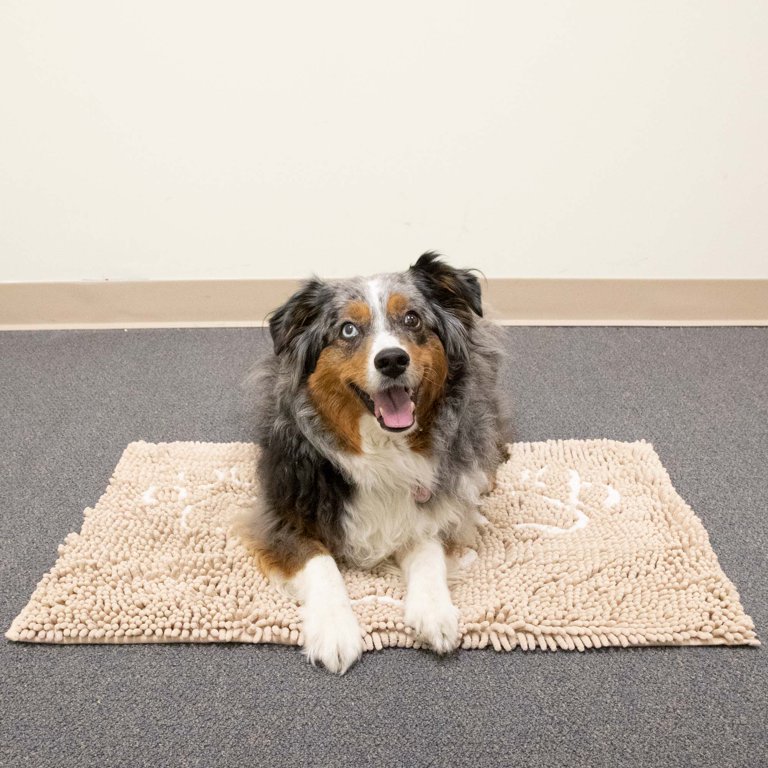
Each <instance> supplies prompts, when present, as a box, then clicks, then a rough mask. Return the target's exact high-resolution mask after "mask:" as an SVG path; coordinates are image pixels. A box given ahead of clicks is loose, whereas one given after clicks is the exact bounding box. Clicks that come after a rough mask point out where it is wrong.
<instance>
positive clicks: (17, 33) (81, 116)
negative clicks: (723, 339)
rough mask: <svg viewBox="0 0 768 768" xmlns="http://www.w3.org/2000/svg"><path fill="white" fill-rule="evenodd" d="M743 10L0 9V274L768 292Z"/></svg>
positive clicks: (18, 4) (758, 84)
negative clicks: (598, 281)
mask: <svg viewBox="0 0 768 768" xmlns="http://www.w3.org/2000/svg"><path fill="white" fill-rule="evenodd" d="M766 137H768V4H766V3H765V2H748V1H747V0H739V2H713V1H712V0H697V1H695V2H675V1H674V0H670V1H669V2H661V1H659V2H653V1H651V2H645V3H623V2H619V3H617V2H613V1H611V2H571V3H568V2H559V3H547V2H527V3H522V2H517V3H510V2H500V1H499V2H491V3H484V4H483V3H448V2H438V1H437V0H429V1H428V2H421V3H419V2H407V3H405V2H404V3H385V4H381V3H379V4H374V3H364V2H359V1H356V2H348V3H339V2H326V3H309V2H307V3H303V4H294V3H290V4H289V3H255V2H225V3H213V2H210V3H206V4H201V3H190V2H180V1H179V2H113V1H112V0H96V1H95V2H82V1H81V0H70V1H69V2H60V3H59V2H42V1H40V2H35V1H34V0H31V1H30V0H24V1H23V2H22V1H17V0H5V1H4V2H3V3H2V4H0V281H58V280H101V279H104V278H109V279H113V280H122V279H126V280H137V279H138V280H141V279H172V278H175V279H184V278H190V279H209V278H261V277H269V278H274V277H296V276H303V275H306V274H308V273H310V272H312V271H316V272H320V273H323V274H326V275H344V274H351V273H357V272H370V271H377V270H387V269H398V268H401V267H403V266H404V265H405V264H407V263H408V261H409V260H411V259H412V258H413V257H414V256H415V255H416V254H418V253H419V252H420V251H422V250H425V249H428V248H436V249H440V250H442V251H444V252H446V253H447V254H449V255H450V256H451V257H452V259H453V260H454V261H456V262H460V263H464V264H472V265H476V266H478V267H480V268H482V269H483V270H484V271H485V272H486V274H487V275H489V276H491V277H619V278H624V277H630V278H631V277H644V278H677V277H699V278H702V277H703V278H723V277H725V278H727V277H733V278H736V277H739V278H758V277H760V278H766V277H768V151H767V150H766V141H767V139H766Z"/></svg>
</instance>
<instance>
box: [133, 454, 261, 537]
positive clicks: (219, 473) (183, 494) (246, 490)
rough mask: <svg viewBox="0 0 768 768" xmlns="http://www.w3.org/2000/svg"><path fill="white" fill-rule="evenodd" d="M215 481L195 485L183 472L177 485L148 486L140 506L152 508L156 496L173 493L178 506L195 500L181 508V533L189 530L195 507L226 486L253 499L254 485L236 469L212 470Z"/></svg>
mask: <svg viewBox="0 0 768 768" xmlns="http://www.w3.org/2000/svg"><path fill="white" fill-rule="evenodd" d="M213 475H214V477H215V480H213V482H210V483H195V481H193V480H188V479H187V477H186V474H185V473H184V472H178V473H177V475H176V480H177V481H178V483H179V484H173V485H164V486H157V485H150V486H149V488H147V489H146V490H145V491H144V492H143V493H142V495H141V501H142V504H144V505H146V506H153V505H155V504H157V503H158V498H157V494H158V493H160V494H161V497H164V496H167V494H168V493H175V497H176V500H177V501H178V502H179V504H181V503H183V502H187V500H188V499H190V498H195V499H197V500H196V501H194V502H191V503H189V502H188V503H186V504H184V506H183V508H182V509H181V510H180V512H179V525H180V527H181V530H182V531H189V530H191V527H192V526H190V521H189V517H190V515H191V514H192V513H193V512H194V511H195V509H196V508H197V507H199V506H200V505H202V504H204V503H205V502H207V501H209V500H210V499H211V498H215V497H216V496H217V494H219V493H221V492H223V491H225V490H226V489H227V486H229V487H230V488H232V489H235V490H237V491H238V492H239V494H243V495H245V496H246V497H247V498H248V499H251V500H252V499H255V498H256V497H255V490H256V483H255V482H253V481H252V480H244V479H242V478H241V477H240V475H239V473H238V467H236V466H234V467H225V468H217V469H214V470H213Z"/></svg>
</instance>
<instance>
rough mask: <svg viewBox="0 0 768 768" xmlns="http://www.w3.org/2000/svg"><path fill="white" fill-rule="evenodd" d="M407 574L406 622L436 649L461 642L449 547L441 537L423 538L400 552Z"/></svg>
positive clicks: (401, 561) (442, 651) (450, 648)
mask: <svg viewBox="0 0 768 768" xmlns="http://www.w3.org/2000/svg"><path fill="white" fill-rule="evenodd" d="M397 560H398V562H399V564H400V567H401V568H402V570H403V573H404V575H405V582H406V594H405V623H406V624H409V625H410V626H411V627H413V628H414V629H415V630H416V634H417V635H418V636H419V638H421V639H422V640H426V642H428V643H429V645H430V646H431V647H432V650H434V651H435V652H436V653H448V652H449V651H452V650H453V649H454V648H455V647H456V646H457V645H458V642H459V611H458V609H457V608H456V606H454V604H453V603H452V602H451V593H450V591H449V590H448V579H447V569H446V563H445V551H444V550H443V545H442V544H441V543H440V542H439V541H432V540H428V541H423V542H420V543H419V544H416V545H415V546H413V547H411V548H409V549H407V550H405V551H403V552H400V553H398V555H397Z"/></svg>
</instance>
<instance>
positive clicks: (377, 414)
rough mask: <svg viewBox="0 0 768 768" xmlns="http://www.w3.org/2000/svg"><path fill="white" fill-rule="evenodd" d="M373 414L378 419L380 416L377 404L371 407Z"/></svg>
mask: <svg viewBox="0 0 768 768" xmlns="http://www.w3.org/2000/svg"><path fill="white" fill-rule="evenodd" d="M373 415H374V416H375V417H376V418H377V419H378V418H379V417H380V416H381V408H379V406H378V405H375V406H374V407H373Z"/></svg>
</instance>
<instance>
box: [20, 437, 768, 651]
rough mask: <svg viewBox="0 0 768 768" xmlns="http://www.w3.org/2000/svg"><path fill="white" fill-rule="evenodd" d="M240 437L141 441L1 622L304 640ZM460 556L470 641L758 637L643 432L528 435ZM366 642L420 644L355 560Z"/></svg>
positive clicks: (38, 635) (27, 627) (112, 634)
mask: <svg viewBox="0 0 768 768" xmlns="http://www.w3.org/2000/svg"><path fill="white" fill-rule="evenodd" d="M254 457H255V448H254V447H253V446H252V445H250V444H245V443H222V444H218V443H162V444H151V443H143V442H141V443H131V445H129V446H128V448H126V450H125V453H124V454H123V456H122V458H121V459H120V462H119V464H118V465H117V468H116V469H115V473H114V476H113V477H112V480H111V481H110V484H109V487H108V488H107V491H106V493H105V494H104V495H103V496H102V497H101V499H99V502H98V503H97V504H96V506H95V507H94V508H93V509H86V510H85V520H84V522H83V527H82V530H81V531H80V533H79V534H78V533H71V534H69V535H68V536H67V537H66V539H65V540H64V543H63V544H62V545H60V546H59V557H58V560H57V561H56V563H55V565H54V566H53V568H52V569H51V570H50V571H49V572H48V573H47V574H46V575H45V576H44V577H43V579H42V580H41V581H40V583H39V584H38V586H37V589H36V590H35V592H34V594H33V595H32V598H31V599H30V601H29V603H28V605H27V606H26V607H25V608H24V610H23V611H22V612H21V614H20V615H19V616H18V617H17V618H16V620H15V621H14V622H13V624H12V625H11V628H10V629H9V631H8V632H7V634H6V637H8V638H9V639H11V640H22V641H28V642H44V643H137V642H138V643H142V642H249V643H259V642H263V643H269V642H272V643H288V644H296V643H299V642H300V639H301V624H300V620H299V615H298V611H297V606H296V605H295V604H294V603H293V602H291V601H290V600H289V599H287V598H286V597H284V596H283V595H282V594H281V593H279V592H277V591H276V590H275V589H274V588H273V587H272V586H270V585H269V584H268V583H267V581H266V580H265V579H264V577H263V576H262V575H261V573H260V572H259V571H258V569H257V567H256V565H255V563H254V561H253V560H252V558H250V557H249V556H248V554H247V553H246V550H245V549H244V547H243V546H242V544H241V543H240V541H239V540H238V538H237V537H236V536H235V535H234V534H232V532H231V530H230V523H231V521H232V519H233V516H234V515H235V514H236V513H237V512H238V511H239V510H240V509H242V508H243V507H244V506H246V505H248V504H249V502H250V501H251V499H253V497H254V496H255V495H256V494H257V493H258V488H257V486H256V485H255V484H254V479H253V466H254ZM480 512H481V516H480V518H479V519H480V527H479V533H478V537H477V541H476V542H475V544H474V546H473V547H471V548H468V549H466V550H464V551H463V552H462V553H460V557H459V558H458V560H457V562H456V564H455V574H454V578H453V584H452V593H453V598H454V601H455V603H456V605H457V606H458V607H459V609H460V610H461V617H462V618H461V627H462V633H463V640H462V645H463V647H464V648H482V647H485V646H488V645H491V646H492V647H493V648H495V649H496V650H499V651H500V650H505V651H508V650H511V649H513V648H517V647H520V648H522V649H524V650H529V649H534V648H541V649H545V650H546V649H550V650H556V649H558V648H563V649H569V650H571V649H577V650H580V651H581V650H584V648H593V647H595V648H599V647H602V646H611V645H624V646H626V645H758V644H759V643H758V639H757V637H756V635H755V633H754V631H753V629H754V626H753V624H752V621H751V619H750V618H749V616H747V615H746V614H745V613H744V610H743V608H742V607H741V604H740V602H739V596H738V594H737V592H736V589H735V588H734V586H733V584H731V582H730V581H729V580H728V578H727V577H726V576H725V574H724V573H723V572H722V570H721V569H720V566H719V564H718V561H717V557H716V556H715V553H714V552H713V551H712V548H711V546H710V543H709V539H708V537H707V532H706V531H705V530H704V527H703V526H702V524H701V522H700V521H699V519H698V518H697V517H696V515H695V514H694V513H693V511H692V510H691V509H690V507H688V505H687V504H686V503H685V502H684V501H683V500H682V499H681V498H680V496H678V495H677V493H676V492H675V489H674V488H673V487H672V484H671V482H670V479H669V476H668V475H667V473H666V471H665V470H664V467H663V466H662V465H661V462H660V461H659V458H658V456H657V455H656V453H655V452H654V450H653V448H652V447H651V446H650V445H649V444H647V443H645V442H638V443H619V442H612V441H609V440H565V441H549V442H546V443H518V444H515V445H512V446H510V455H509V460H508V461H507V462H506V463H505V464H504V465H503V466H502V467H500V469H499V472H498V477H497V483H496V487H495V489H494V490H493V491H492V492H491V494H490V495H489V496H488V497H487V498H486V499H485V500H484V503H483V505H482V507H481V510H480ZM344 577H345V579H346V582H347V586H348V589H349V594H350V597H351V599H352V602H353V605H354V608H355V611H356V612H357V615H358V617H359V619H360V624H361V626H362V629H363V632H364V634H365V645H366V648H367V649H368V650H373V649H378V648H382V647H384V646H401V647H404V646H407V647H411V646H414V645H415V646H418V642H414V638H413V635H412V632H411V630H410V628H409V627H406V626H404V624H403V602H402V601H403V583H402V581H401V579H400V577H399V575H398V574H397V573H396V572H391V569H389V570H388V569H386V568H382V569H379V570H376V571H374V572H361V571H355V570H347V571H345V572H344Z"/></svg>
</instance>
